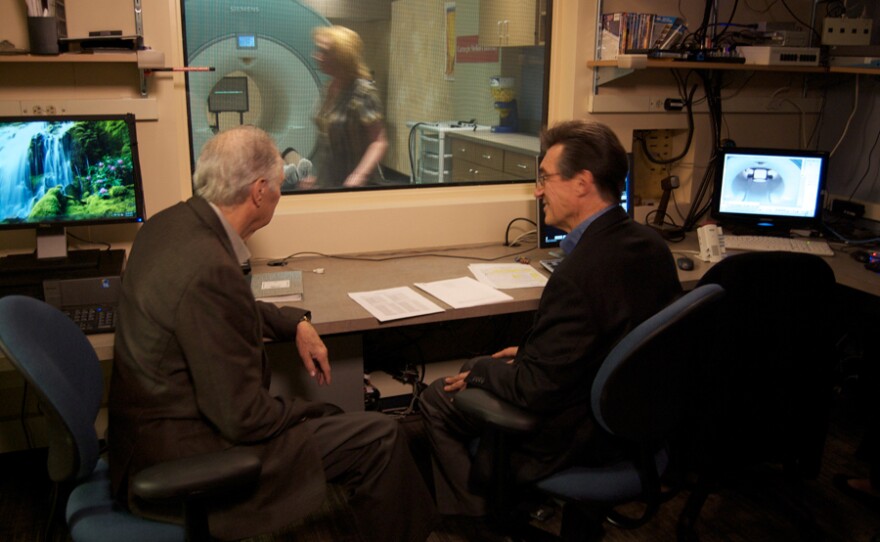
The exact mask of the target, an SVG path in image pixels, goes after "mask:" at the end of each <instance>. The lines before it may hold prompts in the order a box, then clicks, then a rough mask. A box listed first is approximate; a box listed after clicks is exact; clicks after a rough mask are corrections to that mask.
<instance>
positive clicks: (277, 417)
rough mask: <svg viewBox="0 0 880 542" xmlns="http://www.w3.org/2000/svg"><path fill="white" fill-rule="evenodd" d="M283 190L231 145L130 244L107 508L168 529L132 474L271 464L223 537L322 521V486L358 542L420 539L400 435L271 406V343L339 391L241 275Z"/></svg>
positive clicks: (298, 313) (230, 508) (378, 417)
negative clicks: (239, 456) (237, 459)
mask: <svg viewBox="0 0 880 542" xmlns="http://www.w3.org/2000/svg"><path fill="white" fill-rule="evenodd" d="M282 182H283V161H282V159H281V156H280V154H279V153H278V149H277V148H276V146H275V144H274V143H273V142H272V140H271V138H270V137H269V136H268V135H267V134H266V133H265V132H263V131H262V130H260V129H258V128H254V127H246V126H243V127H238V128H234V129H231V130H228V131H225V132H222V133H221V134H219V135H217V136H215V137H214V138H213V139H211V140H210V141H209V142H208V143H207V144H206V145H205V148H204V150H203V151H202V154H201V156H200V157H199V161H198V165H197V167H196V172H195V176H194V187H195V193H196V196H194V197H193V198H192V199H190V200H189V201H186V202H184V203H179V204H177V205H175V206H173V207H171V208H169V209H166V210H164V211H162V212H160V213H158V214H157V215H156V216H154V217H152V218H151V219H150V220H149V221H147V223H146V224H145V225H144V226H143V228H142V229H141V231H140V232H139V233H138V235H137V237H136V238H135V241H134V244H133V246H132V249H131V253H130V256H129V259H128V264H127V267H126V270H125V276H124V278H123V286H122V295H121V299H120V305H119V308H118V321H117V331H116V339H115V352H114V368H113V375H112V380H111V384H110V399H109V413H110V420H109V436H108V442H109V453H110V474H111V479H112V486H113V491H114V494H115V495H116V497H117V499H118V500H119V501H120V502H123V503H127V504H128V506H129V507H130V508H131V509H132V511H134V512H135V513H137V514H141V515H144V516H147V517H157V518H160V519H168V517H167V515H166V512H165V511H163V510H159V509H156V508H155V507H152V506H150V504H149V503H146V502H143V501H140V500H138V499H137V498H136V497H134V495H133V494H132V493H131V491H130V488H129V480H130V479H131V477H132V476H133V475H134V474H136V473H137V472H139V471H140V470H142V469H144V468H146V467H148V466H150V465H152V464H154V463H157V462H160V461H163V460H168V459H174V458H179V457H186V456H191V455H195V454H199V453H203V452H211V451H217V450H223V449H227V448H233V447H239V448H246V449H247V450H249V451H252V452H253V453H254V454H255V455H257V456H259V457H260V459H261V460H262V474H261V478H260V482H259V486H258V487H257V488H256V490H254V491H253V492H247V493H245V494H242V495H240V496H237V497H236V498H234V499H231V500H230V501H228V502H223V503H222V504H218V505H216V506H215V507H214V508H212V509H211V510H210V512H209V523H210V529H211V533H212V535H214V536H215V537H218V538H221V539H237V538H243V537H246V536H253V535H256V534H261V533H267V532H272V531H276V530H279V529H281V528H284V527H285V526H288V525H290V524H291V523H293V522H295V521H296V520H298V519H300V518H302V517H304V516H305V515H307V514H308V513H310V512H312V511H313V510H315V509H316V508H317V507H318V506H319V505H320V504H321V502H322V500H323V498H324V494H325V484H326V482H328V481H336V482H339V483H341V484H343V485H344V487H345V488H346V489H347V490H348V495H349V502H350V504H351V506H352V510H353V512H354V516H355V520H356V522H357V527H358V529H359V531H360V533H361V534H362V535H363V536H364V538H365V539H367V540H377V541H379V540H381V541H386V540H408V541H410V540H411V541H416V540H424V539H425V538H427V536H428V534H429V532H430V530H431V528H432V524H433V520H434V516H435V514H436V513H435V510H434V506H433V502H432V501H431V497H430V493H429V492H428V490H427V488H426V487H425V486H424V484H422V483H421V479H420V476H419V473H418V469H417V468H416V466H415V463H414V461H413V459H412V457H411V456H410V454H409V450H408V447H407V444H406V441H405V436H404V434H403V433H402V431H400V430H399V426H398V423H397V421H395V420H393V419H391V418H389V417H387V416H385V415H382V414H379V413H369V412H358V413H346V414H340V413H339V412H340V411H339V409H338V408H336V407H334V406H332V405H327V404H322V403H313V402H309V401H305V400H302V399H298V398H286V397H274V396H272V395H270V394H269V380H270V372H269V364H268V360H267V357H266V352H265V350H264V348H263V341H264V339H269V340H274V341H294V342H295V344H296V348H297V350H298V352H299V355H300V357H301V359H302V361H303V364H304V365H305V368H306V370H307V371H308V372H309V373H310V374H311V375H312V376H313V377H315V378H316V379H317V380H318V383H319V384H330V382H331V373H330V364H329V362H328V356H327V349H326V348H325V346H324V343H323V341H322V340H321V338H320V337H319V336H318V334H317V332H316V331H315V328H314V327H312V325H311V323H310V321H309V316H310V315H309V313H308V312H307V311H304V310H300V309H295V308H292V307H277V306H275V305H272V304H268V303H263V302H259V301H255V300H254V296H253V294H252V293H251V289H250V287H249V285H248V281H247V277H246V276H245V275H244V273H243V272H242V264H243V263H245V262H247V260H248V258H249V256H250V254H249V252H248V249H247V247H246V245H245V241H246V240H247V239H248V238H249V237H250V236H251V235H252V234H253V233H254V232H255V231H257V230H258V229H260V228H262V227H263V226H265V225H266V224H268V223H269V221H270V220H271V219H272V215H273V213H274V211H275V206H276V205H277V203H278V200H279V198H280V197H281V183H282ZM402 503H405V504H406V513H399V511H400V506H401V504H402ZM392 518H393V519H392Z"/></svg>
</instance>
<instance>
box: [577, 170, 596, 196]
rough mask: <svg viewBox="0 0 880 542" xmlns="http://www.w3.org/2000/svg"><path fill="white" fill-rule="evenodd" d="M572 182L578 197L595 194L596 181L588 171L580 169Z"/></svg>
mask: <svg viewBox="0 0 880 542" xmlns="http://www.w3.org/2000/svg"><path fill="white" fill-rule="evenodd" d="M573 180H574V183H575V188H576V189H577V193H578V195H580V196H584V195H588V194H593V193H595V192H596V179H595V178H594V177H593V174H592V172H590V171H589V170H586V169H582V170H580V171H578V173H577V175H575V178H574V179H573Z"/></svg>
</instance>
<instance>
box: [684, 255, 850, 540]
mask: <svg viewBox="0 0 880 542" xmlns="http://www.w3.org/2000/svg"><path fill="white" fill-rule="evenodd" d="M698 284H699V285H709V284H717V285H720V286H722V287H723V288H724V290H725V292H726V295H725V296H724V299H723V300H722V301H721V302H720V303H719V304H718V317H717V318H715V319H714V320H713V321H712V322H711V323H710V324H711V325H710V326H709V327H708V328H707V329H706V330H705V333H706V337H707V339H708V340H709V343H708V346H707V348H706V349H705V351H704V353H703V359H704V363H702V364H700V366H699V368H698V370H697V371H693V372H692V373H691V377H692V378H693V380H694V382H693V385H692V386H691V389H692V390H695V392H696V394H695V396H694V397H693V402H692V403H691V404H690V406H689V408H688V416H687V419H686V420H685V423H684V427H685V429H686V431H683V432H682V439H681V441H680V448H681V449H682V451H683V452H684V453H683V454H682V456H683V457H684V458H685V463H686V470H687V471H688V472H689V473H690V478H692V479H693V478H695V479H696V480H697V482H696V484H695V485H694V487H693V488H692V491H691V493H690V495H689V496H688V500H687V503H686V505H685V508H684V510H683V511H682V514H681V517H680V518H679V530H680V532H679V538H680V539H683V540H687V539H693V538H695V526H696V523H697V520H698V518H699V515H700V510H701V509H702V507H703V504H704V502H705V501H706V498H707V497H708V496H709V494H711V493H715V492H717V491H718V490H719V489H722V488H724V489H735V488H741V487H746V488H747V487H750V486H751V487H764V486H766V487H772V488H773V489H783V490H784V491H782V492H779V491H776V492H774V493H775V496H777V497H781V498H780V499H778V500H776V501H775V502H776V503H778V504H780V505H782V506H783V508H784V509H785V510H786V511H787V512H788V513H789V515H790V516H791V517H792V518H794V519H795V521H796V525H797V526H798V527H799V528H800V529H801V536H802V538H803V539H805V540H806V539H810V538H811V537H815V536H818V533H819V532H820V531H819V529H818V527H817V526H816V524H815V522H814V521H813V514H812V513H811V512H810V511H809V510H808V509H807V507H806V506H805V504H804V503H803V501H802V495H803V490H802V487H801V486H802V483H803V481H804V480H808V479H813V478H816V476H817V475H818V474H819V470H820V467H821V464H822V455H823V450H824V444H825V438H826V434H827V430H828V423H829V419H830V413H831V405H832V399H833V387H834V374H833V372H834V362H835V356H834V344H835V342H836V338H835V336H834V332H833V328H834V326H833V325H832V322H833V320H832V319H833V318H834V316H833V315H834V314H835V313H836V312H837V311H836V310H835V303H834V299H835V295H834V290H835V279H834V272H833V270H832V269H831V267H830V266H829V265H828V263H827V262H826V261H825V260H824V259H823V258H820V257H819V256H814V255H810V254H797V253H791V252H748V253H741V254H736V255H731V256H728V257H727V258H725V259H724V260H722V261H721V262H719V263H717V264H715V265H714V266H713V267H712V268H711V269H709V270H708V271H707V272H706V273H705V275H703V277H702V278H701V279H700V281H699V283H698ZM771 481H773V482H776V481H781V482H784V483H782V484H779V483H773V484H768V482H771Z"/></svg>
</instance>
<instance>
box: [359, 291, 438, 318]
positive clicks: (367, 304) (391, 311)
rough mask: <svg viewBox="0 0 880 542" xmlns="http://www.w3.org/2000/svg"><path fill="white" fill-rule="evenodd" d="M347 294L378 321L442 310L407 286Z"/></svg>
mask: <svg viewBox="0 0 880 542" xmlns="http://www.w3.org/2000/svg"><path fill="white" fill-rule="evenodd" d="M348 296H349V297H350V298H352V299H354V300H355V301H357V302H358V304H359V305H360V306H361V307H363V308H365V309H366V310H367V312H369V313H370V314H372V315H373V316H375V317H376V318H377V319H378V320H379V321H380V322H387V321H389V320H397V319H400V318H411V317H413V316H421V315H423V314H434V313H436V312H443V309H442V308H441V307H440V306H438V305H437V304H436V303H433V302H431V301H430V300H428V299H426V298H425V297H424V296H422V295H419V294H418V293H416V291H415V290H413V289H412V288H410V287H409V286H400V287H398V288H388V289H386V290H373V291H371V292H351V293H349V294H348Z"/></svg>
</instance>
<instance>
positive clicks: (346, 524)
mask: <svg viewBox="0 0 880 542" xmlns="http://www.w3.org/2000/svg"><path fill="white" fill-rule="evenodd" d="M404 423H405V428H406V430H407V433H408V434H410V435H411V436H412V439H413V450H414V453H415V456H416V457H417V459H418V460H419V461H420V462H421V465H422V466H426V465H427V464H428V463H427V455H426V448H425V447H424V442H423V441H422V440H421V437H420V433H421V428H420V420H419V419H418V417H417V416H411V417H409V418H407V419H406V420H405V422H404ZM862 430H863V426H862V423H861V420H859V416H858V415H853V413H852V412H847V411H846V409H840V408H839V409H838V410H837V411H836V413H835V416H834V419H833V422H832V425H831V431H830V434H829V438H828V442H827V444H826V449H825V459H824V462H823V467H822V472H821V474H820V476H819V478H818V479H817V480H815V481H810V482H808V483H807V484H806V486H805V488H804V493H803V497H804V501H805V502H806V504H807V506H808V507H809V508H810V509H811V511H812V513H813V515H814V518H815V521H816V524H817V525H818V528H819V530H820V531H821V533H822V534H823V535H824V540H827V541H829V542H868V541H869V540H870V539H871V537H872V536H873V535H874V534H875V533H877V532H880V507H878V508H873V507H871V506H869V505H866V504H864V503H862V502H859V501H855V500H853V499H852V498H850V497H848V496H846V495H843V494H841V493H840V492H839V491H838V490H836V489H835V488H834V487H833V486H832V485H831V477H832V476H833V475H834V474H835V473H837V472H845V473H851V474H854V475H865V474H866V473H867V465H865V464H863V463H861V462H859V461H858V460H857V459H855V457H854V452H855V448H856V446H857V445H858V442H859V439H860V438H861V435H862ZM45 461H46V451H45V449H39V450H32V451H24V452H10V453H6V454H2V455H0V472H2V473H3V474H2V476H0V540H2V541H5V542H32V541H35V540H39V539H40V536H41V533H42V531H43V529H44V528H45V527H46V521H47V517H48V514H49V508H50V497H49V494H50V490H51V484H50V482H49V480H48V478H47V476H46V468H45ZM774 490H775V488H774V487H773V485H772V484H770V485H768V484H754V483H751V482H750V481H749V480H747V479H744V481H743V484H742V487H741V488H739V489H738V490H737V491H732V490H724V491H722V492H720V493H719V494H715V495H712V496H711V497H710V498H709V500H708V502H707V503H706V506H705V507H704V510H703V514H702V516H701V518H700V522H699V525H698V529H697V531H698V534H699V536H700V539H701V541H702V542H746V541H748V542H788V541H791V542H795V541H797V540H799V532H798V530H797V528H796V526H795V525H794V524H793V523H792V521H791V519H790V518H789V517H788V516H787V515H786V514H785V513H783V508H782V507H781V506H780V504H779V499H777V498H776V492H775V491H774ZM686 498H687V492H686V491H683V492H682V493H681V494H679V495H678V496H676V497H675V498H673V499H672V500H671V501H669V502H668V503H666V505H664V507H663V509H662V510H661V512H660V514H659V516H658V517H656V518H654V520H652V521H651V522H650V523H648V524H647V525H646V526H644V527H642V528H640V529H636V530H632V531H625V530H621V529H618V528H616V527H613V526H611V525H607V524H606V532H607V535H606V538H605V540H607V541H609V542H634V541H650V542H655V541H657V542H660V541H673V540H675V524H676V521H677V518H678V514H679V512H680V510H681V509H682V507H683V506H684V502H685V500H686ZM550 504H551V505H552V504H553V503H550ZM401 514H406V503H403V502H402V503H401ZM559 516H560V514H559V512H558V510H557V513H556V514H554V515H553V516H552V517H551V518H550V520H548V521H547V524H546V525H545V528H546V529H548V530H550V531H553V530H555V529H558V524H559ZM389 520H390V521H392V520H393V518H389ZM478 527H479V525H477V524H474V523H473V522H468V521H460V520H455V519H446V520H445V521H444V522H442V523H441V525H440V526H439V527H438V529H437V530H436V531H435V532H434V533H433V534H432V535H431V537H430V538H429V541H430V542H470V541H473V540H484V539H489V540H491V539H493V538H484V537H483V535H482V534H481V531H480V529H479V528H478ZM51 540H52V542H61V541H67V540H69V536H68V535H67V533H66V532H65V530H64V528H63V526H62V527H60V528H57V529H55V531H54V533H53V535H52V536H51ZM294 540H295V541H297V542H329V541H333V542H358V541H359V540H360V537H359V536H358V533H357V531H356V529H355V527H354V525H353V522H352V519H351V516H350V515H349V514H348V512H347V510H346V506H345V502H344V499H343V497H342V494H341V492H340V491H338V490H337V491H331V492H330V496H329V497H328V499H327V500H326V502H325V503H324V505H323V506H322V507H321V509H320V510H319V511H318V512H316V513H315V514H313V515H312V516H311V517H309V518H307V519H306V520H305V521H304V522H303V523H301V524H299V525H296V526H293V527H292V529H291V531H290V532H287V533H278V534H275V535H269V536H262V537H257V538H254V539H252V542H273V541H279V542H288V541H291V542H292V541H294Z"/></svg>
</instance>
